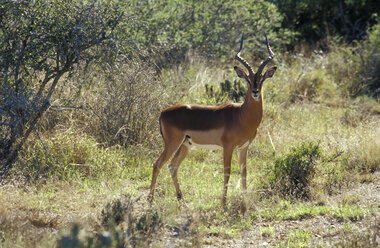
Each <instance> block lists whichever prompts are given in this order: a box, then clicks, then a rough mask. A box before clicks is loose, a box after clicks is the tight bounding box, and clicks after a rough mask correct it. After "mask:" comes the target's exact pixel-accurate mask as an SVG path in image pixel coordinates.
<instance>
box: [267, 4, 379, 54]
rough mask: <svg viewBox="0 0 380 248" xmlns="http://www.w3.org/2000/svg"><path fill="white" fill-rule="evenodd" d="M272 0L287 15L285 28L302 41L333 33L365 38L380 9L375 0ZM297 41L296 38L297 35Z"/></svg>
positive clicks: (283, 24)
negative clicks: (296, 34) (294, 33)
mask: <svg viewBox="0 0 380 248" xmlns="http://www.w3.org/2000/svg"><path fill="white" fill-rule="evenodd" d="M271 2H273V3H275V4H276V5H277V7H278V9H279V11H280V12H281V13H282V14H283V15H284V21H283V22H282V28H288V29H290V30H292V31H295V32H297V33H298V34H299V38H300V40H301V41H307V42H309V43H316V42H318V41H321V40H323V39H325V38H327V37H328V36H331V35H339V36H342V37H344V39H345V40H346V41H352V40H357V39H362V38H364V37H365V34H366V30H367V29H368V28H369V27H370V26H372V25H374V24H375V23H376V18H377V17H378V13H380V6H379V5H378V3H377V1H374V0H345V1H328V0H323V1H320V0H301V1H299V0H280V1H274V0H271ZM294 41H297V39H296V38H294V39H293V42H294ZM293 45H294V43H293ZM325 48H326V47H325Z"/></svg>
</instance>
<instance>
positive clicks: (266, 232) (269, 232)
mask: <svg viewBox="0 0 380 248" xmlns="http://www.w3.org/2000/svg"><path fill="white" fill-rule="evenodd" d="M274 232H275V228H274V227H273V226H271V225H269V226H267V227H262V228H260V235H261V236H262V237H271V236H273V234H274Z"/></svg>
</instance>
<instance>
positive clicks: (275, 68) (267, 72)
mask: <svg viewBox="0 0 380 248" xmlns="http://www.w3.org/2000/svg"><path fill="white" fill-rule="evenodd" d="M276 70H277V67H272V68H270V69H268V70H267V71H266V72H265V74H264V78H265V79H267V78H271V77H273V75H274V73H275V72H276Z"/></svg>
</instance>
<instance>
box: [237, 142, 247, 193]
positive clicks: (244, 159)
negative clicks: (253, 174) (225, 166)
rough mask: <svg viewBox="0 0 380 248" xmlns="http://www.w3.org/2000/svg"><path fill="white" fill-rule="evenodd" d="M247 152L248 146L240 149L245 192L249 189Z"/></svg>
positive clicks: (240, 163)
mask: <svg viewBox="0 0 380 248" xmlns="http://www.w3.org/2000/svg"><path fill="white" fill-rule="evenodd" d="M247 152H248V146H247V147H245V148H243V149H241V150H239V151H238V157H239V165H240V174H241V182H242V185H243V192H244V194H245V193H246V191H247Z"/></svg>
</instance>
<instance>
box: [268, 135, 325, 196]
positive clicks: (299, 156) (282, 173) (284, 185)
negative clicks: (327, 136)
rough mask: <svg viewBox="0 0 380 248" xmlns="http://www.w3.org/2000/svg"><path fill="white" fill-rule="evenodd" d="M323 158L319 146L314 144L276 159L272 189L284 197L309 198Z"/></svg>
mask: <svg viewBox="0 0 380 248" xmlns="http://www.w3.org/2000/svg"><path fill="white" fill-rule="evenodd" d="M321 156H322V152H321V149H320V147H319V144H315V143H312V142H311V143H302V144H300V145H299V146H297V147H293V148H291V151H290V152H289V153H288V154H285V155H283V156H281V157H279V158H277V159H275V161H274V163H273V167H272V169H273V174H272V175H271V177H270V183H271V186H272V189H274V190H275V191H278V192H279V193H280V194H281V195H283V196H290V197H295V198H306V199H307V198H309V197H310V188H309V186H310V181H311V179H312V177H313V175H314V172H315V165H316V163H317V161H318V159H319V158H321Z"/></svg>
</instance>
